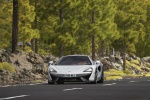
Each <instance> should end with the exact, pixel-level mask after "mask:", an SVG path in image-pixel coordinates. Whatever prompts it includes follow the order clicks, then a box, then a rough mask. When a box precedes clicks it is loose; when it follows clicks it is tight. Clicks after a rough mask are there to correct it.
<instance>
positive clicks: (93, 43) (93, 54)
mask: <svg viewBox="0 0 150 100" xmlns="http://www.w3.org/2000/svg"><path fill="white" fill-rule="evenodd" d="M92 23H95V19H94V11H93V12H92ZM92 60H93V61H94V60H95V35H94V33H93V34H92Z"/></svg>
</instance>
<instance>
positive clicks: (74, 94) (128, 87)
mask: <svg viewBox="0 0 150 100" xmlns="http://www.w3.org/2000/svg"><path fill="white" fill-rule="evenodd" d="M0 100H150V78H134V79H123V80H117V81H105V82H104V83H103V84H85V83H65V84H62V85H59V84H56V85H48V84H36V85H35V84H30V85H18V86H5V87H0Z"/></svg>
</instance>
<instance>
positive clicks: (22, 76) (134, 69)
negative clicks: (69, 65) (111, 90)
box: [0, 50, 150, 85]
mask: <svg viewBox="0 0 150 100" xmlns="http://www.w3.org/2000/svg"><path fill="white" fill-rule="evenodd" d="M56 59H57V58H56V57H53V56H41V55H39V54H36V53H33V52H30V53H28V52H21V51H20V52H19V51H18V52H17V53H10V52H9V51H6V50H1V51H0V85H6V84H30V83H39V82H47V67H48V62H49V61H50V60H56ZM101 61H102V63H103V65H104V69H105V74H104V75H105V80H115V79H122V78H124V77H143V76H144V77H150V74H149V73H150V57H145V58H142V59H140V58H138V57H130V56H128V57H127V61H126V63H127V67H126V70H125V72H124V71H123V70H122V69H123V68H122V59H121V58H120V56H111V57H110V58H109V57H104V58H101Z"/></svg>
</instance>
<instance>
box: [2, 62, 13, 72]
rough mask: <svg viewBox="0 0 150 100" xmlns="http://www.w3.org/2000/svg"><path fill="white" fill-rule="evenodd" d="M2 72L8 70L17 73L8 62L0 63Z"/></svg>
mask: <svg viewBox="0 0 150 100" xmlns="http://www.w3.org/2000/svg"><path fill="white" fill-rule="evenodd" d="M0 70H6V71H9V72H12V73H15V68H14V67H13V66H12V65H11V64H10V63H7V62H2V63H0Z"/></svg>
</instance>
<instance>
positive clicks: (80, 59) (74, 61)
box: [57, 56, 91, 65]
mask: <svg viewBox="0 0 150 100" xmlns="http://www.w3.org/2000/svg"><path fill="white" fill-rule="evenodd" d="M57 65H91V61H90V59H89V58H88V57H87V56H66V57H63V58H62V59H61V60H59V61H58V62H57Z"/></svg>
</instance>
